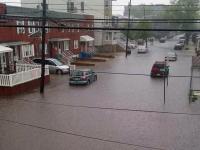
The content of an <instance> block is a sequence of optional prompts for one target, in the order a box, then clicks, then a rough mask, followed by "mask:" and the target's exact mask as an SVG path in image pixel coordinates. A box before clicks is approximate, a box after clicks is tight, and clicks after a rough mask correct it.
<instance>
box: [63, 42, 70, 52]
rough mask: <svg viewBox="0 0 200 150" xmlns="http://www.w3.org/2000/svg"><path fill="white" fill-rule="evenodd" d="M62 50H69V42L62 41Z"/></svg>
mask: <svg viewBox="0 0 200 150" xmlns="http://www.w3.org/2000/svg"><path fill="white" fill-rule="evenodd" d="M64 50H65V51H66V50H69V41H64Z"/></svg>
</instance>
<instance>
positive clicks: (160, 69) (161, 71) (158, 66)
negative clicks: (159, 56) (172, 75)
mask: <svg viewBox="0 0 200 150" xmlns="http://www.w3.org/2000/svg"><path fill="white" fill-rule="evenodd" d="M168 75H169V66H168V65H167V63H166V62H165V61H156V62H155V63H154V64H153V66H152V69H151V77H163V76H164V77H167V76H168Z"/></svg>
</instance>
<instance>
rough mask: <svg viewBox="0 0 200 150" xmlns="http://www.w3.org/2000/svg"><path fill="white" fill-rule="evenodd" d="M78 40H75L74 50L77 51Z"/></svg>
mask: <svg viewBox="0 0 200 150" xmlns="http://www.w3.org/2000/svg"><path fill="white" fill-rule="evenodd" d="M78 44H79V43H78V40H74V49H77V48H78Z"/></svg>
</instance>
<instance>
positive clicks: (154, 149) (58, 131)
mask: <svg viewBox="0 0 200 150" xmlns="http://www.w3.org/2000/svg"><path fill="white" fill-rule="evenodd" d="M0 120H1V121H4V122H9V123H12V124H18V125H21V126H28V127H32V128H37V129H41V130H46V131H51V132H56V133H60V134H67V135H72V136H76V137H81V138H86V139H92V140H98V141H102V142H109V143H115V144H122V145H127V146H134V147H140V148H148V149H152V150H164V149H162V148H157V147H151V146H144V145H138V144H133V143H127V142H121V141H117V140H110V139H104V138H100V137H92V136H87V135H82V134H77V133H74V132H72V131H61V130H56V129H51V128H46V127H41V126H37V125H32V124H28V123H23V122H18V121H13V120H9V119H3V118H0Z"/></svg>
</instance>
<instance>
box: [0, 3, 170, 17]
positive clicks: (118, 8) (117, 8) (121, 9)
mask: <svg viewBox="0 0 200 150" xmlns="http://www.w3.org/2000/svg"><path fill="white" fill-rule="evenodd" d="M129 1H130V0H116V1H113V5H127V4H128V3H129ZM0 2H20V0H0ZM30 2H31V0H30ZM55 2H56V0H55ZM169 2H170V0H132V4H133V5H139V4H169ZM9 5H11V3H9ZM12 5H19V3H18V4H16V3H15V4H12ZM123 12H124V6H113V14H114V15H118V14H119V15H123Z"/></svg>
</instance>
